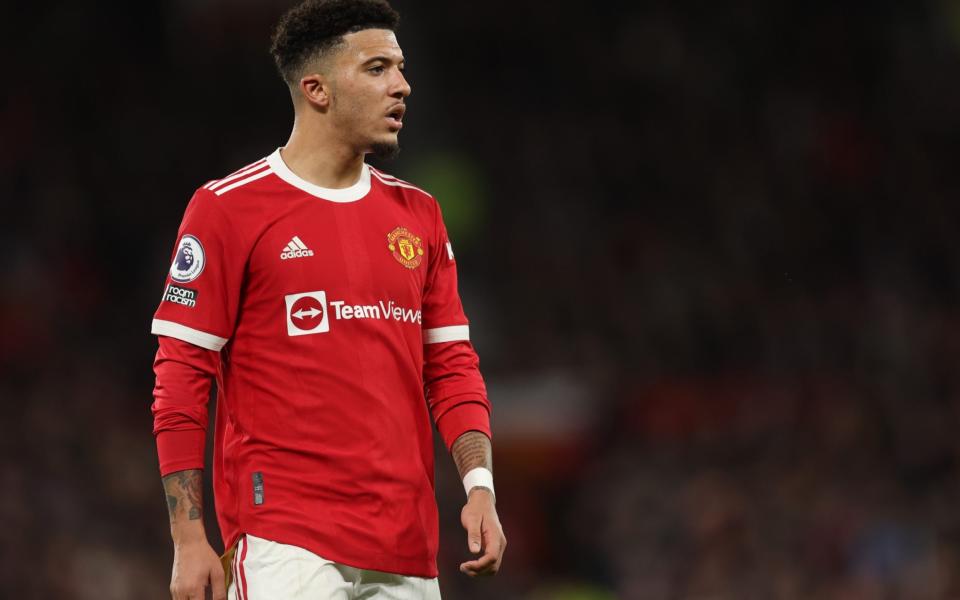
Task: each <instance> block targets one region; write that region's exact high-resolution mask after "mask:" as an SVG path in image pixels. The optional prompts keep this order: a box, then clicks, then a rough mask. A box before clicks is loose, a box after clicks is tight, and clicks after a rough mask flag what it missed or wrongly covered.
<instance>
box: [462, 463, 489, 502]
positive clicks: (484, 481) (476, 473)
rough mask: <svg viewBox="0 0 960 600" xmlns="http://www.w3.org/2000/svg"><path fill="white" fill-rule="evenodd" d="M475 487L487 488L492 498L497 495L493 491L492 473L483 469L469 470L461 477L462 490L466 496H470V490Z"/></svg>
mask: <svg viewBox="0 0 960 600" xmlns="http://www.w3.org/2000/svg"><path fill="white" fill-rule="evenodd" d="M475 487H485V488H488V489H489V490H490V493H491V494H493V495H494V497H496V495H497V494H496V492H494V491H493V473H491V472H490V471H489V470H488V469H484V468H483V467H476V468H474V469H470V470H469V471H467V474H466V475H464V476H463V490H464V491H465V492H467V496H469V495H470V490H472V489H473V488H475Z"/></svg>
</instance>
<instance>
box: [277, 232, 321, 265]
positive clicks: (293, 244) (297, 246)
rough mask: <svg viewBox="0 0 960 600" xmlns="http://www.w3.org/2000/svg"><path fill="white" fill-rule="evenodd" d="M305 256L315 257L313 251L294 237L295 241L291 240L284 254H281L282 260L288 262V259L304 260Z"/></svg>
mask: <svg viewBox="0 0 960 600" xmlns="http://www.w3.org/2000/svg"><path fill="white" fill-rule="evenodd" d="M304 256H313V250H311V249H309V248H307V245H306V244H304V243H303V240H301V239H300V238H299V237H297V236H293V239H292V240H290V243H288V244H287V245H286V247H285V248H284V249H283V251H282V252H280V260H287V259H288V258H302V257H304Z"/></svg>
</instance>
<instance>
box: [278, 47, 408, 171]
mask: <svg viewBox="0 0 960 600" xmlns="http://www.w3.org/2000/svg"><path fill="white" fill-rule="evenodd" d="M403 69H404V59H403V52H402V51H401V50H400V45H399V44H398V43H397V38H396V36H395V35H394V33H393V32H392V31H390V30H387V29H364V30H362V31H358V32H356V33H349V34H347V35H344V36H343V44H342V45H341V46H339V47H337V48H335V49H334V50H332V51H331V52H330V53H328V55H326V56H324V57H322V58H319V59H317V60H315V61H314V62H313V63H311V64H310V65H308V71H307V72H306V73H305V74H304V75H303V76H302V77H301V78H300V81H299V83H298V85H297V86H296V87H291V90H290V93H291V96H292V97H293V105H294V123H293V131H292V133H291V134H290V139H289V140H288V141H287V145H286V146H285V147H284V148H283V149H282V150H281V151H280V154H281V155H282V156H283V160H284V162H285V163H286V164H287V166H288V167H289V168H290V170H291V171H293V172H294V173H296V174H297V175H299V176H300V177H302V178H303V179H306V180H307V181H309V182H310V183H314V184H316V185H319V186H321V187H326V188H344V187H349V186H351V185H353V184H354V183H356V182H357V180H358V179H359V178H360V171H361V169H362V167H363V159H364V155H366V154H368V153H370V152H371V151H373V149H374V147H375V146H376V145H378V144H379V145H394V146H395V145H397V143H398V134H399V132H400V128H401V127H402V124H400V123H398V122H396V121H395V120H392V119H388V118H387V115H388V114H390V113H391V111H396V110H398V109H399V110H401V111H402V110H405V109H406V106H405V104H404V100H405V99H406V98H407V97H408V96H409V95H410V93H411V91H412V90H411V88H410V84H408V83H407V80H406V78H405V77H404V76H403ZM400 107H403V108H400ZM400 116H401V118H402V113H401V115H400Z"/></svg>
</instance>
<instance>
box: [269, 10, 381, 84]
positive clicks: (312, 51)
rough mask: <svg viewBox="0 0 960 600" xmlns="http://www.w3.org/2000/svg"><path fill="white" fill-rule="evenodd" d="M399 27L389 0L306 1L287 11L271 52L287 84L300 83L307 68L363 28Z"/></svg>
mask: <svg viewBox="0 0 960 600" xmlns="http://www.w3.org/2000/svg"><path fill="white" fill-rule="evenodd" d="M399 26H400V15H399V14H398V13H397V11H395V10H393V8H392V7H391V6H390V5H389V4H388V3H387V0H306V2H303V3H301V4H298V5H297V6H294V7H293V8H291V9H290V10H288V11H287V12H286V13H285V14H284V15H283V17H281V18H280V22H279V23H277V27H276V29H275V30H274V32H273V38H272V43H271V45H270V54H272V55H273V60H274V62H276V64H277V70H279V71H280V76H281V77H282V78H283V80H284V81H285V82H287V85H291V86H294V85H297V83H298V82H299V81H300V77H301V76H302V72H303V70H304V68H305V67H306V66H307V64H308V63H310V61H312V60H314V59H317V58H320V57H321V56H323V54H324V53H325V52H327V51H329V50H331V49H332V48H335V47H337V46H339V45H340V44H342V43H343V36H344V35H346V34H348V33H355V32H357V31H362V30H364V29H389V30H390V31H396V30H397V28H398V27H399Z"/></svg>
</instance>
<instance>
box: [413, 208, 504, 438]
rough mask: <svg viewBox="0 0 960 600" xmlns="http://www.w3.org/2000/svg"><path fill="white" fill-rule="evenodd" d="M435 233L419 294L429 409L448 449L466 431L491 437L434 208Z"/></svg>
mask: <svg viewBox="0 0 960 600" xmlns="http://www.w3.org/2000/svg"><path fill="white" fill-rule="evenodd" d="M436 211H437V212H436V225H435V232H436V236H435V237H434V240H433V242H434V243H433V251H432V252H431V253H430V262H429V271H428V274H427V287H426V290H425V292H424V299H423V344H424V347H423V360H424V365H423V377H424V387H425V391H426V396H427V403H428V405H429V406H430V412H431V415H432V416H433V420H434V422H435V423H436V425H437V430H438V431H439V432H440V436H441V437H442V438H443V441H444V443H445V444H446V446H447V448H450V447H451V446H452V445H453V442H454V441H456V439H457V438H458V437H460V435H462V434H463V433H466V432H467V431H481V432H483V433H484V434H486V435H487V437H490V403H489V401H488V399H487V390H486V386H485V384H484V382H483V377H482V376H481V374H480V360H479V358H478V357H477V353H476V351H474V348H473V345H472V344H471V343H470V327H469V322H468V321H467V317H466V315H465V314H464V311H463V304H462V303H461V301H460V295H459V293H458V292H457V265H456V261H455V259H454V254H453V247H452V246H451V244H450V240H449V238H448V236H447V230H446V227H445V226H444V224H443V218H442V216H441V214H440V208H439V206H437V207H436Z"/></svg>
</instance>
